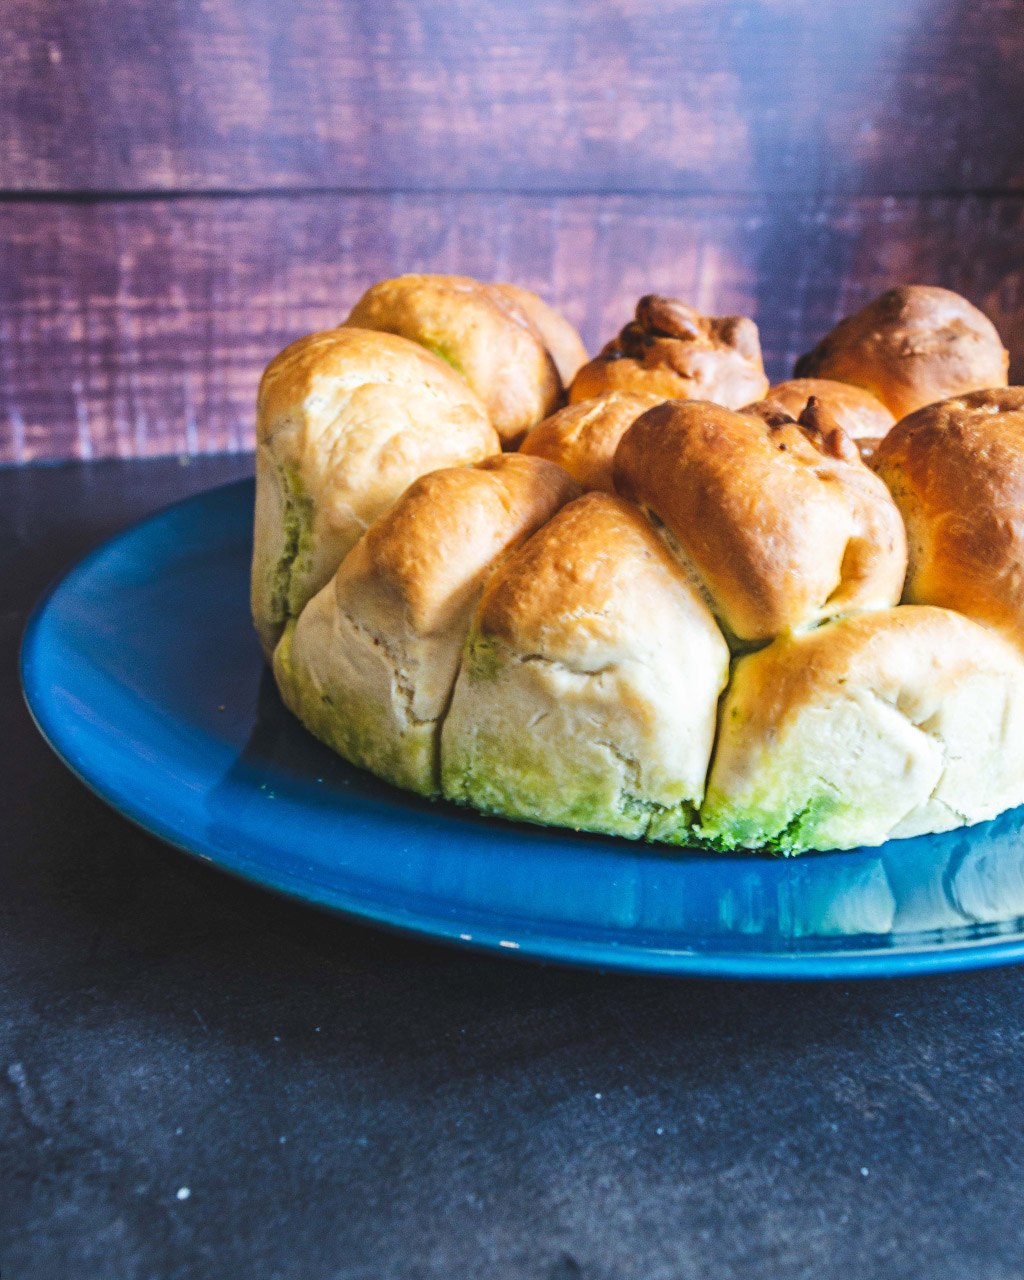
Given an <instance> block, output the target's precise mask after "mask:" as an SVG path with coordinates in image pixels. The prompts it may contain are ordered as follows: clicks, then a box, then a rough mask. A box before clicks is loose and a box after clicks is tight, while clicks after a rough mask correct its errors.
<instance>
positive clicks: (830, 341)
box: [794, 284, 1010, 419]
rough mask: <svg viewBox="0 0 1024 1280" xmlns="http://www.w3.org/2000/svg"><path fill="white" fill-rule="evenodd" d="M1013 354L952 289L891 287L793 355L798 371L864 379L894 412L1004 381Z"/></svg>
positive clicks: (866, 386) (856, 380)
mask: <svg viewBox="0 0 1024 1280" xmlns="http://www.w3.org/2000/svg"><path fill="white" fill-rule="evenodd" d="M1009 359H1010V357H1009V354H1008V353H1007V351H1006V349H1005V348H1004V347H1003V344H1002V342H1001V341H1000V338H999V334H998V333H997V332H996V327H995V325H994V324H993V323H992V321H991V320H990V319H989V318H988V316H986V315H984V314H983V313H982V312H980V311H979V310H978V309H977V307H972V306H971V304H970V303H969V302H968V301H967V299H966V298H961V297H960V295H959V294H958V293H953V292H951V291H950V290H949V289H936V288H932V287H930V286H929V285H923V284H911V285H904V286H902V287H901V288H898V289H890V290H888V292H887V293H883V294H882V295H881V297H878V298H876V299H875V300H874V302H869V303H868V305H867V306H866V307H864V308H862V309H861V310H860V311H858V312H857V313H856V314H855V315H852V316H848V317H847V318H846V319H845V320H842V321H840V323H839V324H837V325H836V327H835V328H834V329H833V330H832V332H831V333H828V334H826V335H825V337H824V338H822V340H821V341H820V342H819V343H818V345H817V346H816V347H815V348H814V349H813V350H812V351H809V352H808V353H807V354H806V355H804V356H801V357H800V359H799V360H798V361H797V362H796V369H795V371H794V372H795V376H796V377H797V378H833V379H835V380H836V381H837V382H850V383H853V385H854V386H857V387H863V388H864V389H865V390H866V391H870V392H871V393H872V394H873V395H875V396H877V397H878V399H879V400H881V402H882V404H884V405H885V407H886V408H887V409H888V410H889V411H890V412H891V413H892V414H893V416H894V417H895V418H897V419H899V418H903V417H906V415H907V414H908V413H913V412H914V411H915V410H916V409H922V408H924V406H925V405H926V404H933V403H934V402H935V401H936V400H946V399H948V398H949V397H950V396H959V395H963V394H964V393H965V392H967V391H979V390H983V389H984V388H986V387H1005V386H1006V373H1007V369H1008V367H1009Z"/></svg>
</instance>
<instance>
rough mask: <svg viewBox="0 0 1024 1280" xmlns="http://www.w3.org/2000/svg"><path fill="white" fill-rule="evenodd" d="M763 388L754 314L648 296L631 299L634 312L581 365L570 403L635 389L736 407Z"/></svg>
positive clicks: (765, 384)
mask: <svg viewBox="0 0 1024 1280" xmlns="http://www.w3.org/2000/svg"><path fill="white" fill-rule="evenodd" d="M767 390H768V379H767V378H766V377H765V372H764V364H763V363H762V359H761V343H760V339H759V337H758V332H757V325H756V324H755V323H754V322H753V320H750V319H748V318H747V317H746V316H719V317H714V316H704V315H701V313H700V312H699V311H697V310H696V309H695V308H694V307H690V306H687V305H686V303H684V302H680V301H679V300H678V299H677V298H667V297H664V296H662V295H661V294H648V295H646V296H645V297H643V298H641V299H640V301H639V302H638V303H637V306H636V318H635V319H633V320H631V321H630V322H629V324H627V325H626V326H625V327H624V328H623V329H622V330H621V332H620V333H619V334H618V335H617V336H616V337H615V338H613V339H612V340H611V342H609V343H607V344H606V345H605V346H604V347H603V348H602V350H601V353H600V354H599V355H598V356H596V357H595V358H594V359H593V360H591V361H590V362H589V363H588V364H585V365H584V366H583V368H582V369H580V371H579V373H578V374H577V375H576V378H575V379H574V381H573V384H572V386H571V387H570V388H569V403H570V404H578V403H579V402H580V401H581V400H591V399H593V398H594V396H599V395H603V394H604V393H605V392H608V391H633V392H640V393H643V392H650V393H652V394H654V395H657V396H659V397H661V398H662V399H663V400H670V399H676V400H712V401H714V402H715V403H716V404H723V405H726V406H727V407H729V408H731V409H738V408H739V407H740V406H741V405H744V404H748V403H750V402H751V401H753V400H759V399H761V397H762V396H763V395H764V394H765V392H766V391H767Z"/></svg>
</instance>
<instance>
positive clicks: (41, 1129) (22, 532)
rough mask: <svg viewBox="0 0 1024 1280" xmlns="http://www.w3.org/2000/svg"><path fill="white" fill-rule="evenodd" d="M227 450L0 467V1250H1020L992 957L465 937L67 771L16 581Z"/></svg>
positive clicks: (881, 1263)
mask: <svg viewBox="0 0 1024 1280" xmlns="http://www.w3.org/2000/svg"><path fill="white" fill-rule="evenodd" d="M247 466H248V463H247V461H246V460H239V459H226V458H221V459H208V460H205V461H203V462H198V463H193V464H192V465H191V466H188V467H184V466H180V465H179V464H178V463H177V462H176V461H171V462H159V463H133V464H129V465H123V464H110V463H106V464H97V465H93V466H69V467H61V468H52V469H35V470H29V471H6V472H0V522H2V525H3V530H2V535H0V556H2V565H0V584H2V587H0V589H2V592H3V603H2V647H3V661H2V670H0V726H2V733H3V762H4V765H3V767H4V779H3V784H2V787H0V1277H2V1280H16V1278H17V1280H44V1278H45V1280H51V1278H53V1280H58V1278H59V1280H65V1278H66V1280H108V1278H109V1280H150V1278H152V1280H178V1278H179V1277H180V1278H181V1280H186V1278H187V1280H206V1278H207V1277H209V1278H210V1280H234V1277H244V1278H245V1280H271V1278H272V1277H273V1278H279V1280H327V1278H328V1277H330V1278H337V1280H342V1278H344V1280H377V1278H378V1277H386V1278H390V1277H395V1278H396V1280H435V1278H437V1280H440V1278H441V1277H445V1278H449V1277H452V1278H455V1280H461V1278H463V1277H466V1278H467V1280H468V1278H470V1277H472V1278H476V1277H480V1278H481V1280H484V1278H486V1280H491V1278H493V1280H505V1278H506V1277H507V1278H509V1280H579V1278H580V1277H583V1278H585V1280H690V1278H692V1280H733V1278H739V1277H743V1278H744V1280H746V1278H748V1277H749V1278H751V1280H753V1278H754V1277H757V1280H764V1278H766V1277H767V1278H771V1280H778V1278H782V1277H784V1278H786V1280H788V1278H790V1277H815V1278H821V1277H832V1276H837V1277H838V1276H842V1277H857V1278H859V1280H873V1278H875V1277H878V1278H879V1280H882V1278H884V1280H900V1278H906V1280H909V1278H911V1277H913V1278H915V1280H917V1278H920V1280H953V1278H954V1277H956V1278H960V1277H963V1278H964V1280H1009V1278H1010V1277H1020V1276H1024V1106H1022V1100H1021V1099H1022V1085H1024V1039H1022V1037H1024V1000H1022V997H1024V972H1022V971H1021V970H1017V969H1006V970H993V971H988V972H981V973H973V974H968V975H964V976H958V977H954V978H931V979H916V980H912V981H903V982H885V983H881V982H877V983H864V984H861V985H808V986H798V985H790V986H787V985H781V984H780V985H755V984H744V983H732V984H725V983H711V982H680V981H664V980H642V979H634V978H627V977H608V976H603V975H600V974H594V973H574V972H570V971H561V970H557V969H541V968H534V967H530V966H528V965H525V964H522V963H516V962H513V961H508V962H500V961H497V960H490V959H483V958H480V957H478V956H473V955H466V954H462V953H459V952H454V951H447V950H444V949H441V948H438V947H434V946H428V945H425V944H419V943H416V942H411V941H408V940H403V939H398V938H394V937H390V936H388V935H385V934H380V933H374V932H372V931H370V930H368V929H364V928H360V927H358V926H355V925H352V924H347V923H345V922H342V921H339V920H334V919H331V918H328V917H326V916H321V915H318V914H316V913H314V912H312V911H307V910H304V909H303V908H301V907H298V906H295V905H292V904H289V903H285V902H282V901H279V900H277V899H275V898H274V897H272V896H270V895H269V894H265V893H262V892H260V891H258V890H256V889H253V888H249V887H247V886H244V885H242V884H239V883H236V882H234V881H232V880H230V879H228V878H227V877H225V876H222V875H220V874H218V873H216V872H214V871H212V870H207V869H205V868H203V867H202V866H200V865H198V864H197V863H194V862H192V861H191V860H190V859H187V858H184V857H182V856H181V855H180V854H177V853H174V852H173V851H171V850H168V849H165V848H164V847H163V846H161V845H160V844H159V843H157V842H156V841H155V840H152V839H150V838H149V837H147V836H145V835H143V834H141V833H140V832H138V831H136V830H135V829H134V828H132V827H130V826H129V825H128V824H127V823H126V822H124V821H123V820H122V819H120V818H119V817H117V816H116V815H115V814H113V813H111V812H109V811H108V810H107V809H106V808H105V807H104V805H103V804H101V803H100V802H99V801H98V800H96V799H94V798H93V797H92V796H91V795H90V794H89V793H88V792H86V791H85V789H84V788H83V787H81V786H80V785H79V784H78V783H77V782H76V781H75V780H74V779H73V778H72V777H71V776H70V774H68V773H67V772H66V771H65V770H64V769H63V767H62V766H61V765H60V764H59V763H58V762H57V760H56V759H54V758H53V757H52V756H51V755H50V753H49V751H48V749H47V748H46V747H45V745H44V744H43V742H42V740H41V739H40V738H39V737H38V735H37V734H36V733H35V731H34V729H33V728H32V725H31V723H30V721H29V718H28V715H27V713H26V711H25V710H24V708H23V706H22V704H21V701H20V695H19V693H18V690H17V681H16V673H15V656H16V649H17V644H18V639H19V635H20V632H21V628H22V626H23V624H24V620H25V617H26V615H27V612H28V609H29V607H30V605H31V603H32V601H33V600H34V598H35V597H36V595H37V594H38V593H39V592H40V591H41V590H42V588H43V587H44V586H45V584H46V582H47V581H48V579H49V578H50V577H51V576H52V575H53V574H55V573H56V572H57V571H58V570H59V569H61V568H62V567H63V566H64V565H65V564H66V563H67V562H68V561H69V560H71V559H72V558H74V557H75V556H77V555H78V554H80V553H81V552H82V551H84V550H85V549H86V548H87V547H89V546H90V545H93V544H94V543H95V542H96V541H97V540H98V539H99V538H100V537H102V536H104V535H105V534H107V533H108V532H112V531H113V530H114V529H115V528H117V527H119V526H120V525H122V524H124V523H126V522H127V521H128V520H131V519H134V518H136V517H137V516H139V515H141V514H143V513H145V512H146V511H148V510H150V509H152V508H155V507H157V506H159V505H161V504H162V503H164V502H166V501H168V500H170V499H171V498H174V497H178V496H181V495H183V494H185V493H186V492H189V491H192V490H195V489H199V488H203V487H205V486H207V485H210V484H215V483H218V482H220V481H222V480H227V479H232V478H234V477H235V476H237V475H239V474H241V473H242V472H243V471H244V470H245V469H246V468H247ZM185 1188H188V1194H187V1196H186V1192H185V1190H184V1189H185Z"/></svg>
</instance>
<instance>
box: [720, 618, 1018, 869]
mask: <svg viewBox="0 0 1024 1280" xmlns="http://www.w3.org/2000/svg"><path fill="white" fill-rule="evenodd" d="M1022 800H1024V663H1022V661H1021V658H1020V655H1019V654H1018V653H1017V652H1016V651H1015V650H1014V649H1013V647H1012V646H1011V645H1009V644H1007V643H1006V641H1004V640H1003V639H1002V638H1001V637H999V636H997V635H995V634H994V633H993V632H991V631H988V630H986V629H985V628H984V627H981V626H979V625H978V624H977V623H976V622H972V621H971V620H970V619H969V618H965V617H963V616H962V615H960V614H957V613H953V612H951V611H950V610H947V609H936V608H922V607H917V606H904V605H901V606H898V607H897V608H895V609H884V610H878V611H875V612H872V613H862V614H856V615H854V616H851V617H847V618H843V619H840V620H838V621H836V622H831V623H827V624H826V625H824V626H822V627H818V628H816V629H815V630H813V631H809V632H805V633H803V634H800V635H796V636H784V637H781V638H780V639H778V640H776V641H775V642H774V643H773V644H771V645H769V646H768V647H767V648H766V649H761V650H759V651H758V652H757V653H754V654H750V655H748V656H747V657H745V658H742V659H740V661H739V662H738V663H737V664H736V667H735V669H734V672H733V677H732V680H731V681H730V686H729V691H728V693H727V694H726V696H725V698H723V700H722V708H721V713H720V717H719V730H718V738H717V742H716V746H715V758H714V762H713V764H712V768H711V775H710V778H709V780H708V790H707V797H706V800H705V804H704V808H703V809H702V812H701V825H702V831H703V832H704V834H705V835H706V836H709V837H711V838H712V839H714V840H716V841H717V842H720V843H722V844H724V845H725V846H726V847H735V846H737V845H738V846H741V847H745V848H761V847H764V846H765V845H768V846H769V847H770V848H773V849H775V850H776V851H778V852H782V853H799V852H801V851H802V850H804V849H809V848H810V849H830V848H840V849H848V848H852V847H855V846H857V845H874V844H880V843H881V842H882V841H884V840H887V839H891V838H898V837H902V836H912V835H919V834H922V833H923V832H927V831H946V830H949V829H950V828H952V827H958V826H962V825H964V824H966V823H972V822H980V821H983V820H985V819H987V818H992V817H994V816H995V815H996V814H997V813H999V812H1001V811H1002V810H1003V809H1005V808H1007V807H1008V806H1010V805H1014V804H1020V803H1021V801H1022Z"/></svg>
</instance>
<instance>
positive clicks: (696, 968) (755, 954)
mask: <svg viewBox="0 0 1024 1280" xmlns="http://www.w3.org/2000/svg"><path fill="white" fill-rule="evenodd" d="M252 484H253V480H252V478H251V477H243V478H241V479H238V480H233V481H228V482H227V483H224V484H220V485H216V486H213V487H211V488H207V489H202V490H200V491H198V492H197V493H194V494H190V495H187V496H185V497H183V498H179V499H177V500H175V501H174V502H170V503H167V504H165V505H163V506H161V507H159V508H157V509H156V510H154V511H152V512H150V513H149V514H148V515H145V516H143V517H141V518H140V519H138V520H135V521H132V522H131V523H129V524H127V525H125V526H124V527H122V528H120V529H118V530H117V531H116V532H114V533H113V534H111V535H109V536H108V537H106V538H104V539H102V540H101V541H100V542H99V543H98V544H96V545H95V546H92V547H90V548H89V549H87V550H86V551H85V552H83V553H82V554H81V555H80V556H78V557H77V558H76V559H74V560H73V561H71V562H70V563H69V564H68V565H67V566H65V568H64V569H62V570H61V571H60V572H59V573H58V574H57V575H56V576H55V577H54V578H53V579H52V580H51V582H50V583H49V584H48V585H47V586H46V587H45V588H44V590H43V591H42V593H41V594H40V596H39V597H38V599H37V600H36V602H35V603H34V605H33V606H32V609H31V611H30V613H29V616H28V618H27V619H26V622H25V625H24V627H23V629H22V634H21V638H20V643H19V649H18V675H19V682H20V686H21V692H22V696H23V698H24V701H25V705H26V707H27V709H28V712H29V715H30V717H31V719H32V722H33V724H34V725H35V727H36V729H37V731H38V732H39V734H40V736H41V737H42V738H43V740H44V742H46V744H47V746H48V747H49V748H50V750H51V751H52V752H53V753H54V755H55V756H56V757H57V758H58V759H59V760H60V761H61V763H62V764H63V765H64V766H65V768H67V769H68V771H69V772H70V773H71V774H72V775H73V776H74V777H75V778H76V779H77V780H78V781H79V782H80V783H81V784H82V785H83V786H85V787H86V789H87V790H88V791H90V792H91V793H92V794H93V795H95V796H96V797H97V798H98V799H100V800H101V801H102V802H103V803H104V804H106V805H107V806H108V807H109V808H111V809H113V810H114V811H115V812H116V813H117V814H119V815H120V816H121V817H123V818H124V819H126V820H127V821H128V822H130V823H131V824H132V825H133V826H135V827H137V828H138V829H140V830H142V831H144V832H146V833H147V834H148V835H151V836H153V837H155V838H156V839H158V840H160V841H161V842H162V843H164V844H166V845H168V846H170V847H171V848H173V849H175V850H178V851H180V852H182V853H185V854H187V855H188V856H189V857H192V858H194V859H195V860H197V861H199V862H201V863H202V864H203V865H205V866H207V867H213V868H215V869H216V870H217V871H219V872H223V873H225V874H227V875H230V876H233V877H234V878H235V879H239V880H241V881H243V882H244V883H246V884H248V885H254V886H256V887H258V888H261V889H264V890H268V891H270V892H271V893H275V894H277V895H278V896H281V897H284V898H286V899H287V900H289V901H291V902H297V903H299V904H301V905H303V906H306V907H312V908H314V909H315V910H318V911H321V912H326V913H327V914H330V915H334V916H340V917H342V918H343V919H347V920H351V921H354V922H355V923H359V924H362V925H364V926H370V927H374V928H381V929H384V930H386V931H388V932H391V933H395V934H398V935H400V936H403V937H408V938H415V939H418V940H420V941H429V942H434V943H439V944H441V945H447V946H451V947H456V948H458V949H460V950H465V951H470V952H476V953H478V954H486V955H489V956H491V957H494V956H501V957H502V958H504V959H517V960H526V961H533V962H536V963H540V964H551V965H557V966H560V967H566V968H574V969H587V970H591V971H595V970H596V971H599V972H601V971H604V972H609V973H612V972H614V973H621V974H635V975H643V976H652V977H653V976H658V977H666V978H668V977H678V978H692V979H696V978H702V979H720V980H730V979H731V980H757V981H846V980H852V979H860V980H863V979H869V978H873V979H892V978H897V977H912V976H919V975H923V974H929V973H951V972H961V971H970V970H975V969H982V968H990V967H994V966H997V965H1006V964H1012V963H1017V962H1020V961H1024V933H1021V934H1018V935H1017V936H1015V937H1005V936H1000V935H999V934H995V935H993V936H989V937H981V938H976V939H971V940H967V941H962V942H955V943H950V944H947V945H945V946H941V947H936V946H929V945H927V944H924V943H921V944H919V945H916V946H905V947H896V946H894V947H891V948H885V947H880V948H878V949H877V950H865V949H854V948H848V949H845V950H831V951H830V950H817V951H810V950H807V951H801V950H793V951H789V952H786V951H774V952H770V951H752V952H750V953H743V952H741V951H724V950H721V949H719V950H715V949H709V950H704V949H699V948H684V947H680V948H679V949H678V950H675V949H667V948H662V947H653V946H652V947H643V946H641V945H639V944H636V945H630V944H622V943H619V942H615V941H612V940H608V941H594V940H590V939H582V938H577V939H572V940H568V939H559V938H558V937H557V936H554V937H552V936H550V935H541V934H538V935H536V936H535V935H533V934H531V933H530V932H529V930H528V929H527V930H525V931H524V930H519V931H518V932H517V940H516V941H514V942H513V941H511V940H509V939H506V938H502V937H501V936H500V932H501V931H499V930H496V929H494V928H493V927H488V926H487V925H486V924H480V925H477V924H475V923H474V924H473V925H472V929H473V932H472V934H469V935H467V933H466V925H465V922H464V920H463V924H462V925H461V926H460V924H459V920H458V917H450V918H448V919H445V918H443V917H441V916H440V915H437V914H436V913H431V912H427V911H415V910H412V909H404V910H403V909H398V908H393V907H389V906H388V905H387V904H382V903H380V902H375V901H373V900H372V899H367V898H364V897H361V896H358V895H356V894H353V893H351V892H349V893H345V892H343V891H341V890H331V889H324V888H323V887H322V886H315V885H313V884H310V883H309V882H303V881H301V880H299V879H298V878H296V877H292V876H289V875H288V874H282V873H280V872H275V871H272V870H270V869H268V868H266V867H259V868H257V867H256V866H255V865H251V864H248V863H247V862H246V860H245V859H243V858H241V857H238V856H237V855H232V854H231V853H230V852H229V851H225V850H220V849H217V848H215V847H214V846H213V845H212V844H211V843H210V842H208V841H204V840H203V839H201V838H198V837H197V836H195V835H193V836H191V837H190V840H186V839H184V838H183V837H182V835H181V833H180V832H178V831H176V830H175V829H174V827H173V826H172V825H171V824H169V823H165V822H161V821H160V820H158V819H157V818H155V817H154V816H153V815H151V814H149V813H146V812H143V811H142V809H141V807H140V806H133V805H132V803H131V800H130V798H129V797H127V796H125V795H123V794H121V793H120V792H118V791H117V789H116V788H115V787H113V786H111V785H110V784H109V783H108V782H106V781H105V779H104V778H103V777H102V776H100V777H96V776H92V775H90V774H89V772H88V771H87V770H85V769H84V768H82V767H80V766H79V764H78V763H77V762H76V761H75V759H74V758H73V753H72V752H71V750H70V746H69V743H68V741H67V738H66V737H62V733H61V728H62V721H61V717H60V716H59V715H57V714H56V713H55V711H54V708H53V706H52V704H50V703H49V702H48V700H47V697H46V690H45V689H44V688H43V687H42V686H41V685H39V684H37V682H36V681H35V680H34V677H33V669H32V668H33V656H34V652H35V650H36V648H37V647H38V645H39V643H40V632H41V630H42V626H43V623H44V621H45V619H46V617H47V614H48V611H49V610H50V608H51V607H52V605H53V602H54V600H55V598H56V597H57V596H58V594H59V593H60V592H62V591H65V590H73V588H74V586H75V584H76V579H77V578H79V577H80V576H81V575H82V574H84V573H86V572H87V571H88V569H89V567H90V565H91V564H92V562H93V561H95V560H98V559H99V558H100V557H101V556H103V555H104V553H107V552H109V551H110V550H111V549H112V548H113V547H114V546H115V545H116V544H118V543H119V542H121V541H122V540H126V539H128V538H130V537H131V536H132V535H135V534H138V533H140V532H141V531H142V530H144V529H145V527H146V526H147V525H150V524H151V523H154V522H155V521H157V520H159V519H161V518H164V517H166V516H167V515H169V514H170V513H172V512H174V511H175V510H177V509H178V508H182V507H187V506H190V505H193V504H197V503H199V502H201V501H210V500H214V501H216V499H217V497H218V496H223V497H226V496H227V495H228V493H229V491H231V490H241V489H242V488H244V487H251V486H252ZM865 936H867V935H865Z"/></svg>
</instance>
